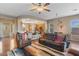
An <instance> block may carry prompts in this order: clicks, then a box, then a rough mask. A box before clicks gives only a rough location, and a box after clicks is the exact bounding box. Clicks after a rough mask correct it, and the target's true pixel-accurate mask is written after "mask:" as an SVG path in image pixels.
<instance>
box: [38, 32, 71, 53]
mask: <svg viewBox="0 0 79 59" xmlns="http://www.w3.org/2000/svg"><path fill="white" fill-rule="evenodd" d="M45 35H46V39H45V40H44V39H43V40H41V39H40V40H39V43H40V44H43V45H46V46H48V47H50V48H53V49H56V50H58V51H61V52H64V49H65V48H68V46H69V44H70V42H69V41H68V40H67V38H66V37H67V36H66V35H63V34H62V33H57V32H55V33H45ZM65 43H66V45H65Z"/></svg>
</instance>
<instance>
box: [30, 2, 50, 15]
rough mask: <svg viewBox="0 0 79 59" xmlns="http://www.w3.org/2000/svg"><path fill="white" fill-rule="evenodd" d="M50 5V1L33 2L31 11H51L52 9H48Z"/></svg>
mask: <svg viewBox="0 0 79 59" xmlns="http://www.w3.org/2000/svg"><path fill="white" fill-rule="evenodd" d="M48 5H49V3H32V9H31V11H36V12H38V13H39V14H40V13H41V12H44V11H47V12H49V11H50V10H49V9H48Z"/></svg>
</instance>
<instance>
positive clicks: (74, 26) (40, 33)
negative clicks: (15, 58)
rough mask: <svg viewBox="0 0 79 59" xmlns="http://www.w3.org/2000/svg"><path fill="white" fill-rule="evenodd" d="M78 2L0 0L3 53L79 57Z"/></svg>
mask: <svg viewBox="0 0 79 59" xmlns="http://www.w3.org/2000/svg"><path fill="white" fill-rule="evenodd" d="M78 5H79V3H64V4H63V3H60V4H59V3H11V4H10V3H2V4H1V3H0V55H1V56H79V46H78V45H79V37H78V36H79V14H78V12H79V11H78V9H79V7H78ZM19 10H20V11H19Z"/></svg>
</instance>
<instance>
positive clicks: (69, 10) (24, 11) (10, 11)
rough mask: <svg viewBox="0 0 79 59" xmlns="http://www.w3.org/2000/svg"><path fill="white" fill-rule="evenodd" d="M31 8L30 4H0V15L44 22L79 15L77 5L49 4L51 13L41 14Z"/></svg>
mask: <svg viewBox="0 0 79 59" xmlns="http://www.w3.org/2000/svg"><path fill="white" fill-rule="evenodd" d="M31 7H32V4H30V3H0V14H2V15H7V16H12V17H17V16H26V15H30V16H34V17H37V18H41V19H44V20H50V19H53V18H58V17H64V16H69V15H75V14H79V3H50V5H49V6H48V7H49V9H50V10H51V11H50V12H43V13H41V14H39V13H37V12H33V11H30V9H31Z"/></svg>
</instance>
